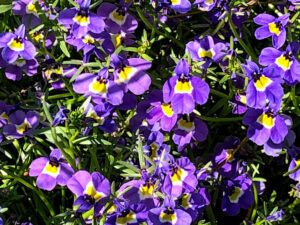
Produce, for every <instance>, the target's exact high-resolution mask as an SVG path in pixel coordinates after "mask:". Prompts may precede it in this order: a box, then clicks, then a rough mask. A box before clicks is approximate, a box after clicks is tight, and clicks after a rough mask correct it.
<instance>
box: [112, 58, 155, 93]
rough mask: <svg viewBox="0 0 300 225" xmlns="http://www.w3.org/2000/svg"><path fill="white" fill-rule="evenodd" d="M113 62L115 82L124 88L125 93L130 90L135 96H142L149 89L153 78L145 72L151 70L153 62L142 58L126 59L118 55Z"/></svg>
mask: <svg viewBox="0 0 300 225" xmlns="http://www.w3.org/2000/svg"><path fill="white" fill-rule="evenodd" d="M111 60H112V66H113V68H114V80H115V82H116V83H117V84H121V85H123V86H124V90H125V92H127V91H128V90H130V91H131V92H132V93H133V94H135V95H141V94H143V93H144V92H145V91H147V90H148V89H149V87H150V84H151V78H150V76H149V75H148V74H147V73H146V72H145V71H146V70H148V69H150V68H151V62H148V61H146V60H144V59H140V58H130V59H125V58H123V57H121V56H117V55H112V56H111Z"/></svg>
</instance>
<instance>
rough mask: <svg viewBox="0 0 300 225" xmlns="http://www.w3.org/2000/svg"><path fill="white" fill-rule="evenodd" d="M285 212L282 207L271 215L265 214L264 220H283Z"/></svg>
mask: <svg viewBox="0 0 300 225" xmlns="http://www.w3.org/2000/svg"><path fill="white" fill-rule="evenodd" d="M284 215H285V213H284V211H283V210H282V209H280V210H278V211H275V212H273V213H272V214H271V215H269V216H267V218H266V220H267V221H270V222H275V221H281V220H283V217H284Z"/></svg>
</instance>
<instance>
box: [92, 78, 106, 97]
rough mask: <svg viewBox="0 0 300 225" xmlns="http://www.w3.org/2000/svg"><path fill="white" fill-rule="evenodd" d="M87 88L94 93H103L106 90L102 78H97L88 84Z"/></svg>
mask: <svg viewBox="0 0 300 225" xmlns="http://www.w3.org/2000/svg"><path fill="white" fill-rule="evenodd" d="M89 89H90V91H91V92H93V93H96V94H105V93H106V92H107V86H106V83H105V82H104V81H102V80H100V81H98V80H97V79H95V80H94V81H93V82H92V83H91V84H90V88H89Z"/></svg>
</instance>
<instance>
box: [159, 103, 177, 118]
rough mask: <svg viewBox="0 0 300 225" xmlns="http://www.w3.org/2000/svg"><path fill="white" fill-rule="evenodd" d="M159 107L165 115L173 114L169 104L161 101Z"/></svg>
mask: <svg viewBox="0 0 300 225" xmlns="http://www.w3.org/2000/svg"><path fill="white" fill-rule="evenodd" d="M161 109H162V111H163V113H164V114H165V115H166V116H167V117H172V116H173V115H174V112H173V110H172V108H171V105H170V104H166V103H163V104H162V105H161Z"/></svg>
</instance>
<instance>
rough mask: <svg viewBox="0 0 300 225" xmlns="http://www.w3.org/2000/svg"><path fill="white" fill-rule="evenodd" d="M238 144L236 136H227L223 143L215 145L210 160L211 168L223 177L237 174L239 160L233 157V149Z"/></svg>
mask: <svg viewBox="0 0 300 225" xmlns="http://www.w3.org/2000/svg"><path fill="white" fill-rule="evenodd" d="M239 144H240V140H239V139H238V138H237V137H233V136H230V137H227V138H225V140H224V143H218V144H217V145H216V149H215V153H214V157H213V160H212V164H213V168H214V169H215V170H216V171H218V172H219V173H220V174H221V175H222V176H224V177H234V176H236V175H238V172H239V171H238V169H239V166H240V165H239V164H240V163H239V161H238V160H237V159H236V158H235V155H234V154H235V152H234V150H235V149H236V148H237V147H238V145H239Z"/></svg>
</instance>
